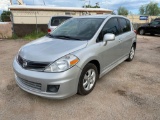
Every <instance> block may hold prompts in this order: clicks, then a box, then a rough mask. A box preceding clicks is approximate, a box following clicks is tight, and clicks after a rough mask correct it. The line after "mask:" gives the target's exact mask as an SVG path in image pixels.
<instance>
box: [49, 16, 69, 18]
mask: <svg viewBox="0 0 160 120" xmlns="http://www.w3.org/2000/svg"><path fill="white" fill-rule="evenodd" d="M57 17H64V18H65V17H66V18H72V16H52V18H57Z"/></svg>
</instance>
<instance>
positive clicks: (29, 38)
mask: <svg viewBox="0 0 160 120" xmlns="http://www.w3.org/2000/svg"><path fill="white" fill-rule="evenodd" d="M45 35H46V33H44V32H42V31H38V33H37V32H36V31H35V32H33V33H31V34H28V35H26V36H24V38H23V39H25V40H34V39H37V38H40V37H42V36H45Z"/></svg>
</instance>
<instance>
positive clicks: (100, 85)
mask: <svg viewBox="0 0 160 120" xmlns="http://www.w3.org/2000/svg"><path fill="white" fill-rule="evenodd" d="M27 42H28V41H23V40H2V41H0V120H160V37H158V36H154V37H151V36H138V43H137V50H136V56H135V58H134V60H133V61H132V62H123V63H122V64H121V65H119V66H118V67H116V68H115V69H113V70H112V71H110V72H109V73H108V74H107V75H105V76H104V77H103V78H101V79H100V80H98V82H97V84H96V86H95V89H94V90H93V91H92V93H91V94H89V95H87V96H79V95H74V96H72V97H70V98H68V99H64V100H50V99H46V98H41V97H38V96H35V95H32V94H29V93H27V92H24V91H23V90H21V89H20V88H19V87H18V86H17V85H16V83H15V80H14V73H13V70H12V61H13V58H14V56H15V55H16V53H17V51H18V49H19V48H20V47H21V46H22V45H24V44H26V43H27Z"/></svg>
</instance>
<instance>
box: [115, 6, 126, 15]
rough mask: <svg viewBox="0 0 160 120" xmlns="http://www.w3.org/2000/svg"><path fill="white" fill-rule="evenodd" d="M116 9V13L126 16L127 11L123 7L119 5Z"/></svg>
mask: <svg viewBox="0 0 160 120" xmlns="http://www.w3.org/2000/svg"><path fill="white" fill-rule="evenodd" d="M117 11H118V15H125V16H126V15H128V13H129V12H128V10H127V9H126V8H125V7H119V8H118V10H117Z"/></svg>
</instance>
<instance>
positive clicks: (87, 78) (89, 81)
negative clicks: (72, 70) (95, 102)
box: [78, 63, 98, 95]
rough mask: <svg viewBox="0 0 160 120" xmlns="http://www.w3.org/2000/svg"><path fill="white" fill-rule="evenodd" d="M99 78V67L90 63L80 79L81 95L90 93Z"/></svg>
mask: <svg viewBox="0 0 160 120" xmlns="http://www.w3.org/2000/svg"><path fill="white" fill-rule="evenodd" d="M97 79H98V71H97V67H96V66H95V65H94V64H92V63H88V64H87V65H86V66H85V67H84V69H83V70H82V73H81V76H80V79H79V84H78V94H80V95H87V94H89V93H90V92H91V91H92V90H93V88H94V87H95V84H96V81H97Z"/></svg>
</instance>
